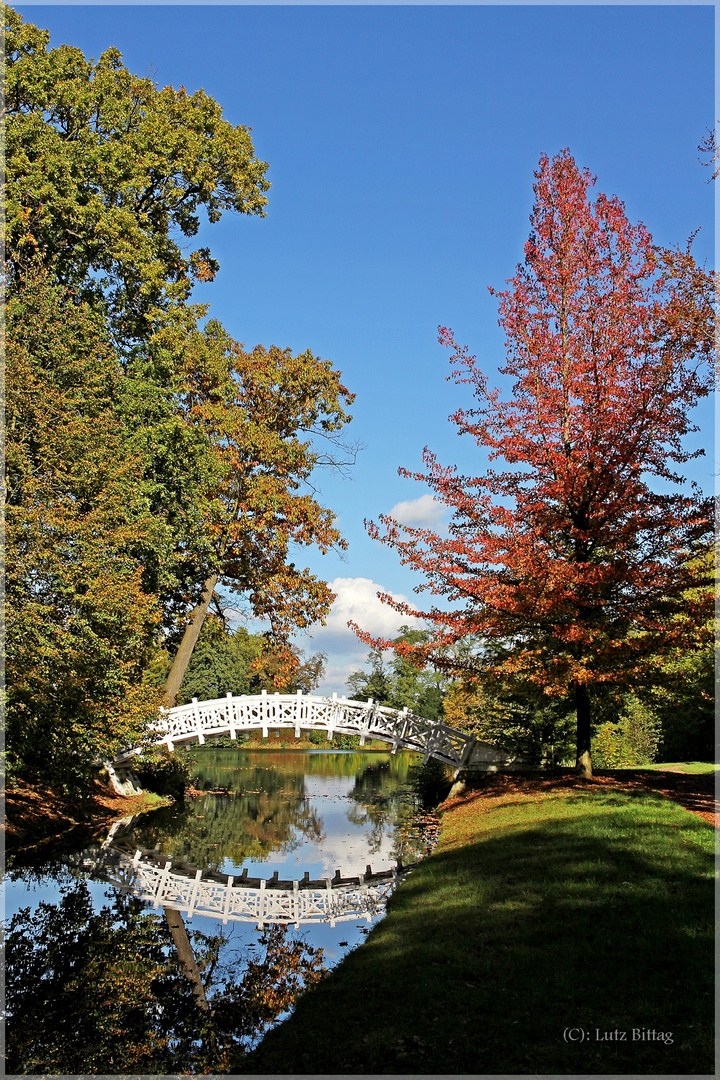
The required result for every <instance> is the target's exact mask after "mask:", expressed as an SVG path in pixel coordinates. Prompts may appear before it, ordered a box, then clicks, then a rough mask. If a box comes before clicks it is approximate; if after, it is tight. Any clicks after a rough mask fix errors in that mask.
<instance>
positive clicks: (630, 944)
mask: <svg viewBox="0 0 720 1080" xmlns="http://www.w3.org/2000/svg"><path fill="white" fill-rule="evenodd" d="M713 849H714V830H713V828H712V826H710V825H709V824H707V823H706V822H705V821H703V820H702V819H701V818H699V817H698V816H697V815H694V814H691V813H689V812H688V811H686V810H684V809H683V808H682V807H681V806H679V805H677V804H676V803H673V802H670V801H669V800H668V799H666V798H664V797H663V796H661V795H659V794H657V793H655V792H652V791H648V790H646V789H642V788H635V789H630V790H628V789H626V788H623V787H622V786H620V785H619V784H618V783H616V782H615V781H613V780H610V779H608V778H606V779H605V781H600V782H597V783H594V784H584V783H583V782H581V781H570V780H568V779H567V778H562V779H560V780H554V781H553V780H544V781H543V780H539V779H537V780H533V779H516V780H512V779H511V778H501V777H498V778H496V779H495V780H493V781H489V782H488V783H487V784H486V786H485V787H484V788H483V789H481V790H479V791H474V792H469V793H467V794H466V795H465V796H464V797H463V798H462V799H460V800H458V801H457V802H455V803H454V804H451V805H448V807H447V809H446V810H445V812H444V814H443V830H442V836H441V841H440V844H439V846H438V848H437V849H436V851H435V852H434V853H433V855H432V856H430V857H429V858H428V859H427V860H426V861H425V862H424V863H423V864H421V865H420V866H419V867H418V868H417V869H416V870H415V871H414V872H413V874H412V875H411V876H410V877H409V878H408V879H407V880H406V881H405V882H404V883H403V884H402V885H401V887H400V888H399V889H398V890H397V891H396V893H395V895H394V897H393V899H392V901H391V904H390V911H389V913H388V916H387V917H386V919H384V920H383V921H382V922H380V923H379V924H378V926H377V927H376V928H375V929H374V930H373V931H372V933H371V934H370V935H369V937H368V939H367V941H366V943H365V944H364V945H363V946H362V948H360V949H358V950H357V951H355V952H353V953H351V954H350V955H348V956H347V957H346V959H345V960H344V961H343V962H342V964H341V965H340V966H339V967H338V968H336V969H335V971H334V972H333V974H332V975H331V976H330V977H329V978H328V979H326V980H325V981H324V982H323V983H322V984H321V985H320V986H319V987H318V988H317V989H315V990H313V991H312V992H311V993H309V994H308V995H307V996H306V997H304V998H303V999H301V1001H300V1002H299V1003H298V1006H297V1009H296V1012H295V1014H294V1015H293V1016H292V1017H291V1018H290V1019H289V1020H288V1021H287V1022H286V1023H285V1024H283V1025H281V1026H280V1027H279V1028H277V1029H276V1030H275V1031H272V1032H270V1034H269V1035H268V1036H267V1038H266V1039H265V1041H264V1042H263V1044H262V1045H261V1046H260V1047H259V1048H258V1050H257V1051H255V1053H254V1054H252V1055H250V1057H249V1058H247V1059H246V1060H245V1061H244V1062H243V1063H242V1071H244V1072H247V1073H254V1074H268V1073H270V1074H272V1073H295V1072H298V1073H345V1074H352V1073H356V1074H364V1073H375V1074H377V1073H379V1074H388V1073H414V1074H428V1073H435V1074H453V1073H465V1074H469V1073H470V1074H472V1073H475V1074H492V1073H533V1072H536V1073H541V1074H542V1073H578V1074H583V1073H608V1072H617V1073H623V1074H641V1075H642V1074H668V1073H681V1074H687V1073H700V1074H709V1073H712V1071H713V1045H714V1044H713V1031H712V1019H713ZM661 1032H662V1033H671V1034H668V1035H666V1036H665V1038H666V1039H667V1041H660V1039H659V1035H658V1033H661ZM564 1033H566V1034H565V1036H564ZM606 1033H607V1035H606ZM616 1033H618V1034H617V1035H616ZM619 1033H625V1038H624V1039H621V1038H620V1035H619ZM653 1033H654V1034H653ZM634 1034H635V1038H633V1035H634ZM237 1071H240V1070H237Z"/></svg>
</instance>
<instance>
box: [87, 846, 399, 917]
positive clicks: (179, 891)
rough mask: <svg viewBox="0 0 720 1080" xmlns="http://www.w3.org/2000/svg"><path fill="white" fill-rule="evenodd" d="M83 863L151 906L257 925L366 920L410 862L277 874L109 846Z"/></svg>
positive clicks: (377, 911)
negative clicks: (291, 876)
mask: <svg viewBox="0 0 720 1080" xmlns="http://www.w3.org/2000/svg"><path fill="white" fill-rule="evenodd" d="M82 865H83V869H86V870H91V871H92V873H93V874H94V875H95V876H98V877H101V878H102V879H103V880H105V881H107V882H108V883H109V884H111V885H113V886H115V887H116V888H118V889H120V890H121V891H122V892H125V893H130V894H132V895H133V896H136V897H137V898H138V899H140V900H144V901H146V902H148V903H151V904H152V905H153V907H154V908H159V907H162V908H170V909H172V910H174V911H179V912H182V913H183V914H184V915H186V916H187V917H188V918H192V917H193V915H204V916H208V917H211V918H215V919H221V920H222V922H223V923H227V922H228V921H234V922H248V923H255V924H256V926H257V927H258V929H262V928H263V927H264V926H266V925H268V924H273V923H275V924H282V925H294V926H300V925H308V924H312V923H329V924H330V925H331V926H334V925H335V923H336V922H341V921H343V920H348V919H358V918H364V919H365V920H366V921H367V922H370V921H371V920H372V919H373V918H374V917H375V916H376V915H378V914H380V913H381V911H382V910H383V909H384V906H385V902H386V901H387V899H388V897H389V895H390V893H391V892H392V890H393V888H394V887H395V885H396V884H397V882H398V881H399V880H400V879H401V878H403V877H405V875H406V874H408V873H410V872H411V870H412V868H413V866H414V865H415V864H413V866H403V864H402V863H401V862H398V863H397V865H396V866H395V867H394V868H393V869H391V870H382V871H380V872H378V873H373V872H372V868H371V867H370V866H367V867H366V869H365V873H364V874H358V875H355V876H353V877H342V875H341V874H340V871H339V870H338V871H336V873H335V876H334V877H333V878H329V877H328V878H320V879H315V880H310V875H309V874H308V873H306V874H305V875H304V877H303V879H302V880H295V881H283V880H279V879H278V874H277V873H275V874H273V876H272V878H269V879H268V878H251V877H248V874H247V869H245V870H243V872H242V874H240V875H237V876H235V875H232V874H228V875H220V874H217V873H214V872H212V871H204V870H198V869H195V868H193V867H190V866H188V865H187V863H186V862H185V860H173V859H164V858H162V857H158V854H157V853H156V852H147V851H145V852H143V851H140V850H136V851H135V853H134V854H132V853H131V852H130V851H129V850H127V851H126V850H123V849H122V848H120V847H117V846H114V845H108V846H104V847H103V848H101V849H100V851H99V852H97V853H96V854H93V855H92V856H90V855H89V854H88V853H86V854H85V857H84V858H83V859H82Z"/></svg>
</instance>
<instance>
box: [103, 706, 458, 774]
mask: <svg viewBox="0 0 720 1080" xmlns="http://www.w3.org/2000/svg"><path fill="white" fill-rule="evenodd" d="M271 728H272V729H274V730H277V729H280V730H291V731H294V732H295V738H300V732H301V731H303V730H311V731H324V732H326V733H327V737H328V739H329V740H332V738H333V735H335V734H338V735H359V736H360V745H361V746H363V745H364V744H365V740H366V739H368V738H369V739H379V740H381V741H382V742H386V743H390V745H391V748H392V753H393V754H394V753H395V752H396V750H398V749H403V750H414V751H416V752H417V753H420V754H422V755H423V758H424V761H427V760H428V759H429V758H431V757H433V758H437V760H438V761H442V762H444V763H445V764H446V765H451V766H453V767H454V769H455V775H457V773H458V772H459V771H460V769H461V768H462V767H463V766H464V765H466V764H467V762H468V761H469V759H470V755H471V753H472V750H473V746H474V745H475V741H476V740H475V738H474V737H473V736H471V735H466V734H465V733H464V732H462V731H457V730H456V729H455V728H451V727H448V726H447V724H442V723H436V722H434V721H432V720H426V719H425V718H424V717H422V716H417V715H416V714H415V713H413V712H411V711H410V710H409V709H402V710H400V709H391V708H389V706H387V705H378V704H376V703H374V702H373V700H372V698H371V699H370V701H350V700H348V699H347V698H338V696H337V694H333V696H332V697H331V698H328V697H316V696H315V695H313V694H303V693H302V691H300V690H298V692H297V694H268V693H267V692H266V691H265V690H263V692H262V693H261V694H257V695H245V694H243V695H242V696H241V697H234V696H233V695H232V694H227V695H226V696H225V697H222V698H215V699H213V700H212V701H198V700H197V698H193V700H192V701H191V702H190V704H189V705H176V706H175V707H174V708H172V709H162V710H161V715H160V719H159V721H158V723H157V725H156V727H155V729H154V730H155V733H156V734H157V735H158V736H159V737H158V738H156V739H155V745H156V746H167V748H168V750H173V749H174V748H175V744H176V743H179V742H186V741H187V740H189V739H197V740H198V742H200V743H204V742H205V739H206V738H207V737H208V736H214V735H229V736H230V738H231V739H236V738H237V736H238V732H240V733H243V732H246V731H257V730H259V731H262V733H263V737H264V738H267V734H268V731H269V730H270V729H271ZM138 752H139V748H135V749H133V750H128V751H125V752H124V753H123V754H120V755H119V756H118V758H117V760H116V762H115V764H116V765H123V764H124V765H127V763H128V760H129V758H131V757H132V756H133V754H136V753H138Z"/></svg>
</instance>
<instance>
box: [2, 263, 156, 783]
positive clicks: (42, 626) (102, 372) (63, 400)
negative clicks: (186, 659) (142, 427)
mask: <svg viewBox="0 0 720 1080" xmlns="http://www.w3.org/2000/svg"><path fill="white" fill-rule="evenodd" d="M6 326H7V350H6V352H7V376H8V378H7V400H6V417H7V469H6V476H5V485H6V491H5V502H6V555H7V567H8V569H7V579H6V627H7V677H8V710H7V742H8V765H9V770H10V774H11V775H14V774H15V773H17V772H21V773H23V774H24V775H29V776H32V775H35V774H37V773H39V772H42V773H44V774H45V776H46V777H47V776H48V775H50V776H54V777H56V778H57V777H62V778H63V780H64V782H65V783H66V784H68V783H69V784H72V783H74V782H77V781H78V779H79V778H80V776H81V775H82V773H83V768H84V766H85V763H86V762H87V761H88V760H92V759H93V758H95V757H112V756H114V753H115V751H116V750H117V748H118V747H119V746H120V745H122V744H123V743H137V742H140V741H141V739H142V737H143V736H144V734H145V732H146V730H147V723H148V721H149V720H150V719H151V717H153V716H154V715H155V714H156V711H157V705H158V693H157V691H156V690H154V689H153V688H152V687H150V686H143V685H141V675H142V670H143V667H144V664H145V663H146V662H147V660H148V658H149V655H150V650H151V647H152V644H153V641H154V639H155V637H156V634H157V629H158V624H159V622H160V619H161V612H160V608H159V605H158V601H157V597H155V596H153V595H151V594H148V593H147V592H146V591H145V590H144V588H143V582H142V568H141V566H140V565H139V563H138V561H137V559H136V558H135V556H134V554H133V552H134V550H135V549H136V548H137V547H138V546H142V547H145V548H150V547H152V546H157V545H162V543H163V542H164V538H165V536H166V530H165V529H164V526H163V523H162V522H160V521H158V520H157V519H156V518H155V517H154V516H153V515H152V514H151V513H150V512H149V509H148V506H147V503H146V500H145V499H144V498H143V494H142V492H141V491H139V490H138V487H137V484H136V469H137V466H138V460H137V457H136V456H135V455H133V454H132V452H131V451H130V449H129V447H128V444H127V440H126V438H125V432H124V428H123V425H122V423H121V422H120V421H119V419H118V418H117V416H116V415H115V414H114V410H113V399H114V393H115V387H116V384H117V380H118V378H119V376H120V373H119V369H118V366H117V363H116V361H115V355H114V351H113V349H112V347H111V346H110V344H109V342H108V340H107V336H106V334H105V330H104V326H103V324H102V320H100V319H98V317H97V315H96V313H95V312H93V311H92V310H91V309H90V308H89V307H88V305H87V304H84V303H81V304H73V303H68V302H67V298H66V296H64V295H63V292H62V290H60V289H59V288H58V287H57V286H53V285H52V284H49V283H48V280H47V274H45V273H42V272H35V273H33V275H32V276H31V278H30V279H29V280H28V281H27V282H26V283H25V287H24V289H23V290H22V292H21V293H20V294H19V295H18V294H15V295H11V296H10V298H9V300H8V304H7V322H6Z"/></svg>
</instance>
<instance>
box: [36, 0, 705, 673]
mask: <svg viewBox="0 0 720 1080" xmlns="http://www.w3.org/2000/svg"><path fill="white" fill-rule="evenodd" d="M17 7H18V10H19V11H20V12H21V13H22V14H23V15H24V16H25V17H26V18H27V19H28V21H31V22H35V23H36V24H38V25H40V26H43V27H46V28H48V29H49V30H50V31H51V37H52V43H53V44H59V43H60V42H67V43H69V44H73V45H77V46H78V47H79V48H81V49H82V50H83V51H84V52H85V53H86V54H87V55H90V56H93V57H96V58H97V57H98V56H99V54H100V53H101V52H102V51H103V50H104V49H105V48H107V47H108V46H110V45H113V46H116V47H118V48H119V49H120V50H121V52H122V53H123V56H124V60H125V63H126V64H127V65H128V67H129V68H131V69H132V70H133V71H135V72H137V73H139V74H142V75H147V74H148V73H150V74H151V75H152V77H153V78H154V79H155V80H156V81H157V82H158V83H159V84H160V85H167V84H171V85H174V86H179V85H180V84H182V85H184V86H185V87H186V88H187V89H188V90H189V91H194V90H196V89H198V88H200V87H202V88H204V89H205V91H206V92H207V93H209V94H210V95H212V96H213V97H214V98H215V99H216V100H217V101H218V102H219V103H220V104H221V105H222V107H223V109H224V114H225V116H226V118H227V119H228V120H230V121H231V122H232V123H234V124H244V125H247V126H250V127H252V129H253V141H254V145H255V149H256V152H257V155H258V157H260V158H261V159H263V160H265V161H267V162H269V165H270V168H269V171H268V178H269V180H270V181H271V184H272V188H271V190H270V192H269V204H268V208H267V210H268V213H267V217H266V218H264V219H249V218H243V217H240V216H237V217H228V216H226V217H224V218H223V220H222V221H221V222H220V223H219V224H218V225H215V226H212V227H205V228H204V229H203V230H202V232H201V236H200V238H199V241H196V240H193V244H192V246H193V247H196V246H200V243H207V244H208V245H209V246H210V248H211V250H212V252H213V254H214V255H215V257H217V258H218V259H219V261H220V265H221V270H220V273H219V275H218V277H217V278H216V280H215V281H214V282H213V283H212V284H210V285H204V286H201V287H199V288H198V290H197V299H198V300H201V301H207V302H209V303H210V304H211V313H212V315H213V316H215V317H217V318H219V319H220V320H221V322H223V323H224V325H225V326H226V327H227V329H228V330H229V331H230V332H231V333H232V334H233V335H234V336H235V337H236V338H237V339H238V340H240V341H242V342H244V344H245V345H246V346H248V347H250V346H252V345H254V344H256V343H258V342H262V343H263V344H265V345H270V344H276V345H280V346H283V347H284V346H290V347H291V348H292V349H293V350H294V351H301V350H304V349H307V348H310V349H312V351H313V352H314V353H315V354H317V355H320V356H322V357H323V358H326V359H330V360H332V361H333V363H334V364H335V366H336V367H338V368H340V369H341V370H342V372H343V377H344V381H345V383H346V385H347V386H348V387H349V388H350V389H351V390H352V391H354V392H355V393H356V394H357V399H356V402H355V405H354V408H353V415H354V417H355V419H354V421H353V424H352V426H351V428H350V431H349V437H350V438H352V439H356V440H358V441H360V442H361V443H363V444H364V445H365V447H366V448H365V450H364V451H363V452H362V453H361V455H360V456H359V459H358V463H357V465H356V466H355V468H354V469H353V470H352V474H351V478H350V479H346V480H343V479H341V478H339V477H336V476H332V475H329V474H326V475H323V476H321V477H319V483H320V487H321V490H322V499H323V501H324V502H325V503H326V504H327V505H329V506H331V507H332V508H333V509H334V510H335V511H336V513H337V514H338V520H339V525H340V528H341V530H342V532H343V534H344V535H345V537H346V538H347V540H348V541H349V544H350V548H349V551H348V553H347V555H346V557H345V559H344V560H341V559H339V558H338V557H336V556H334V555H329V556H327V557H325V558H321V557H320V556H319V555H314V554H312V553H311V554H309V555H308V556H307V559H306V562H307V564H308V565H309V566H310V567H311V569H312V570H313V571H314V572H316V573H318V574H320V575H321V576H322V577H324V578H325V579H326V580H329V581H332V582H336V588H337V591H338V593H339V599H338V602H337V604H336V607H335V609H334V611H333V613H332V614H331V618H330V620H329V623H328V626H327V627H326V628H325V629H323V630H320V631H318V632H317V633H316V635H315V636H314V639H313V641H312V642H311V643H309V647H310V648H314V649H323V650H324V651H326V652H328V654H329V663H328V677H327V679H326V682H325V684H324V685H323V689H324V690H326V691H328V692H329V691H333V690H336V691H339V692H340V693H342V692H344V682H345V678H346V676H347V673H348V671H350V670H352V669H353V668H355V667H357V666H359V662H360V661H361V660H362V658H363V656H364V655H365V652H366V650H365V648H364V647H363V646H359V645H358V644H357V643H356V642H355V641H354V639H353V638H352V636H351V635H349V633H348V632H347V631H346V629H345V628H344V627H345V622H346V621H347V618H348V617H351V616H352V617H355V618H356V619H357V621H358V622H361V623H363V624H364V625H366V627H367V628H368V629H369V630H371V631H373V632H386V633H390V634H391V633H392V632H393V630H394V629H395V628H396V624H397V616H395V615H394V614H393V613H392V612H390V611H389V610H388V609H380V607H379V605H378V604H377V602H376V601H375V599H374V596H375V592H376V591H377V588H383V589H384V590H387V591H391V592H394V593H396V594H403V595H405V596H411V595H412V588H413V586H414V585H415V584H416V583H417V579H416V578H415V577H414V576H413V575H412V574H411V573H410V572H409V571H406V570H404V569H403V568H402V567H400V566H399V564H398V561H397V558H396V556H395V555H394V554H393V553H392V552H391V551H389V550H386V549H385V548H383V547H382V546H381V545H380V544H378V543H376V542H374V541H372V540H370V539H369V537H367V535H366V534H365V530H364V528H363V518H366V517H368V518H375V517H377V515H378V514H379V513H382V512H388V511H391V510H392V509H393V507H395V506H397V504H398V503H401V502H406V503H408V502H409V503H413V505H412V506H410V507H409V509H408V508H406V510H405V513H408V512H410V513H412V511H413V509H414V510H415V514H416V518H417V517H418V516H419V515H421V514H422V513H423V511H426V510H427V509H428V504H427V500H426V501H425V502H424V503H420V504H414V500H416V499H418V498H421V497H422V496H423V495H426V494H427V489H425V488H423V487H421V486H420V485H418V484H415V483H413V482H412V481H409V480H404V479H401V478H400V477H398V476H397V467H398V466H400V465H403V466H405V467H407V468H410V469H415V468H419V467H420V464H421V462H420V455H421V452H422V448H423V446H425V445H429V446H430V447H431V448H432V449H433V450H434V451H435V452H436V453H437V455H438V457H439V459H440V460H441V461H442V462H444V463H446V464H451V463H457V464H459V465H460V466H461V468H462V469H464V470H467V471H471V470H472V471H475V472H478V471H481V470H482V467H483V466H482V459H481V457H480V455H479V452H478V450H477V449H476V448H475V447H474V445H473V444H472V443H471V442H469V441H468V440H461V439H459V438H458V436H457V434H456V433H455V429H454V427H453V426H452V425H451V424H449V423H448V421H447V417H448V415H449V414H450V413H451V412H453V411H454V410H455V409H456V408H457V407H458V406H459V405H462V404H468V399H467V397H466V396H465V394H464V392H463V390H462V388H460V387H457V386H455V385H454V384H451V383H448V382H447V381H446V380H445V376H446V374H447V371H448V363H447V360H448V357H447V353H446V351H445V350H443V349H442V348H441V347H440V346H439V345H438V344H437V326H438V324H443V325H447V326H451V327H452V328H453V329H454V330H455V332H456V335H457V337H458V340H460V341H464V342H467V343H468V345H469V346H470V349H471V351H472V352H474V353H476V354H477V355H478V357H479V358H480V359H481V361H482V365H483V367H484V369H485V370H486V371H487V372H488V373H489V374H490V376H491V381H492V380H494V378H495V372H496V369H497V367H498V366H501V365H502V363H503V359H504V349H503V337H502V332H501V331H500V330H499V328H498V326H497V311H496V302H495V301H494V300H493V298H492V297H491V296H490V295H489V293H488V291H487V286H488V285H492V286H494V287H502V286H503V284H504V282H505V280H506V279H507V278H508V277H509V276H510V275H511V274H512V273H513V272H514V268H515V265H516V264H517V262H519V261H520V259H521V258H522V246H523V243H524V242H525V240H526V239H527V234H528V231H529V224H528V215H529V213H530V209H531V205H532V182H533V170H534V169H535V168H536V167H537V163H538V159H539V157H540V155H541V153H543V152H545V153H547V154H549V155H551V156H552V155H553V154H555V153H557V152H558V151H559V150H561V149H562V148H563V147H565V146H567V147H569V148H570V150H571V152H572V153H573V155H574V156H575V159H576V161H577V162H578V164H579V165H581V166H587V167H588V168H589V169H590V170H591V172H593V173H594V174H595V175H597V177H598V183H597V187H596V191H603V192H605V193H607V194H617V195H618V196H619V197H620V198H621V199H622V200H623V201H624V202H625V205H626V209H627V212H628V215H629V217H630V218H631V220H642V221H643V222H644V223H645V225H646V226H647V227H648V228H649V229H650V231H651V233H652V234H653V237H654V239H655V240H656V242H658V243H660V244H665V245H672V244H684V243H685V241H686V240H687V238H688V237H689V236H690V234H691V233H692V232H693V231H694V230H696V229H697V228H698V227H701V231H700V233H699V235H698V237H697V239H696V240H695V244H694V247H693V251H694V253H695V256H696V258H697V259H699V260H700V261H702V260H704V259H706V258H707V259H708V264H709V265H710V259H711V256H712V252H713V228H714V225H713V199H714V190H713V185H712V184H708V183H707V180H708V176H709V170H708V169H707V168H703V167H702V165H701V164H700V162H699V156H700V155H699V153H698V149H697V147H698V143H699V142H700V140H701V139H702V137H703V135H704V134H705V133H706V131H707V129H708V128H710V127H712V125H713V115H714V69H713V47H714V10H713V8H712V7H710V6H668V5H662V6H653V5H645V6H637V7H634V6H633V7H631V6H612V5H603V6H570V5H568V6H540V5H536V6H469V5H464V6H458V7H451V6H418V7H415V6H388V7H385V6H337V7H334V6H308V7H304V6H292V7H282V6H274V5H268V6H230V5H224V6H216V7H212V6H142V5H133V6H105V5H103V6H97V7H96V6H88V5H78V6H72V7H65V6H54V5H53V6H40V5H35V4H19V5H17ZM711 416H712V413H711V410H710V408H709V407H704V408H703V409H702V410H701V412H700V413H699V417H698V420H699V422H700V423H701V425H702V428H703V434H702V436H701V437H699V441H697V443H696V444H697V445H705V446H706V447H707V454H708V456H707V457H706V458H705V459H704V460H701V461H700V462H699V463H697V464H696V465H695V466H694V468H693V473H692V475H693V476H694V478H696V479H697V480H698V481H699V482H700V483H701V484H702V485H703V487H705V488H706V489H707V490H711V489H712V484H713V478H712V473H713V456H712V441H711V430H712V421H711Z"/></svg>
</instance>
